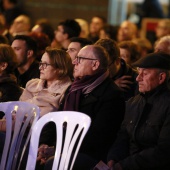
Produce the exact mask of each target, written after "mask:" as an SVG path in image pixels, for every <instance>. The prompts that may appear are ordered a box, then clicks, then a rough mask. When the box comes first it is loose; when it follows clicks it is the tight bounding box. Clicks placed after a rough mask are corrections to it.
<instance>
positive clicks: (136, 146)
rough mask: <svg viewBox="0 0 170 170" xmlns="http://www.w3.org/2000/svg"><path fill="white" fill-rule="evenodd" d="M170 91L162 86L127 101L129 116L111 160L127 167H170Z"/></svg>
mask: <svg viewBox="0 0 170 170" xmlns="http://www.w3.org/2000/svg"><path fill="white" fill-rule="evenodd" d="M169 132H170V90H169V89H168V88H167V87H165V86H164V85H161V86H159V87H157V88H156V89H155V90H154V91H152V92H150V93H148V94H145V95H142V94H139V95H137V96H135V97H134V98H132V99H130V100H129V101H128V102H127V106H126V113H125V118H124V121H123V123H122V127H121V130H120V132H119V135H118V138H117V140H116V141H115V143H114V145H113V147H112V149H111V150H110V153H109V154H108V161H109V160H115V161H118V162H119V163H120V164H121V165H122V167H123V170H169V169H170V135H169Z"/></svg>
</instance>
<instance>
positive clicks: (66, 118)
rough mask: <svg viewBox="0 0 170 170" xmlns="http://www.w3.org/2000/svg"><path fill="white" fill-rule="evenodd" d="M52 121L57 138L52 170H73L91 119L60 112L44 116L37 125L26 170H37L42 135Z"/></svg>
mask: <svg viewBox="0 0 170 170" xmlns="http://www.w3.org/2000/svg"><path fill="white" fill-rule="evenodd" d="M51 121H52V122H54V123H55V124H56V138H57V140H56V151H55V156H54V162H53V167H52V170H57V169H58V170H67V169H70V170H71V169H72V167H73V164H74V162H75V158H76V156H77V153H78V151H79V148H80V146H81V143H82V141H83V139H84V136H85V134H86V133H87V131H88V129H89V127H90V124H91V119H90V117H89V116H87V115H85V114H83V113H80V112H73V111H60V112H50V113H48V114H46V115H44V116H43V117H41V118H40V119H39V120H38V121H37V123H36V124H35V126H34V128H33V132H32V135H31V141H30V148H29V155H28V160H27V167H26V170H34V169H35V164H36V158H37V151H38V143H39V137H40V133H41V130H42V128H43V127H44V125H45V124H46V123H48V122H51ZM75 143H76V145H75ZM62 145H63V148H62ZM75 146H76V147H75ZM73 148H74V149H73ZM73 150H74V151H73ZM72 154H73V155H72ZM70 161H71V162H70ZM69 165H71V166H69ZM68 166H69V167H68Z"/></svg>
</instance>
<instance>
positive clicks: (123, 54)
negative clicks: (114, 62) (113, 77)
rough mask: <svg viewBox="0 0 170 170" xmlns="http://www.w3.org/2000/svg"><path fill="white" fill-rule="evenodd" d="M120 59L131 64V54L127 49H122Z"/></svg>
mask: <svg viewBox="0 0 170 170" xmlns="http://www.w3.org/2000/svg"><path fill="white" fill-rule="evenodd" d="M120 57H121V58H122V59H123V60H124V61H125V62H126V63H127V64H129V65H130V64H131V58H130V52H129V51H128V50H127V49H124V48H120Z"/></svg>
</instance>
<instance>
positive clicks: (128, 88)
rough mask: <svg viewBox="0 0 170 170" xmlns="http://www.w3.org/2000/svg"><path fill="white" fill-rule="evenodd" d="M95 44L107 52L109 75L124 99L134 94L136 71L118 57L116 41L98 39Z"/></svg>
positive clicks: (135, 89) (135, 91)
mask: <svg viewBox="0 0 170 170" xmlns="http://www.w3.org/2000/svg"><path fill="white" fill-rule="evenodd" d="M95 44H97V45H100V46H102V47H104V48H105V49H106V51H107V52H108V54H109V71H110V77H111V79H112V80H113V81H114V83H115V84H116V85H117V86H118V87H119V88H120V89H121V90H122V91H123V93H124V96H125V100H126V101H127V100H128V99H129V98H131V97H132V96H134V95H135V94H136V93H137V92H138V91H137V82H136V77H137V71H136V70H135V69H133V68H132V67H130V66H129V65H128V64H126V62H125V61H124V60H123V59H121V58H120V50H119V47H118V45H117V43H116V41H114V40H112V39H108V38H107V39H100V40H98V41H97V42H96V43H95Z"/></svg>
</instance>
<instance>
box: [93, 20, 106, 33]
mask: <svg viewBox="0 0 170 170" xmlns="http://www.w3.org/2000/svg"><path fill="white" fill-rule="evenodd" d="M103 25H104V23H103V21H102V20H101V19H100V18H98V17H93V18H92V20H91V23H90V33H92V34H99V31H100V29H101V28H102V27H103Z"/></svg>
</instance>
